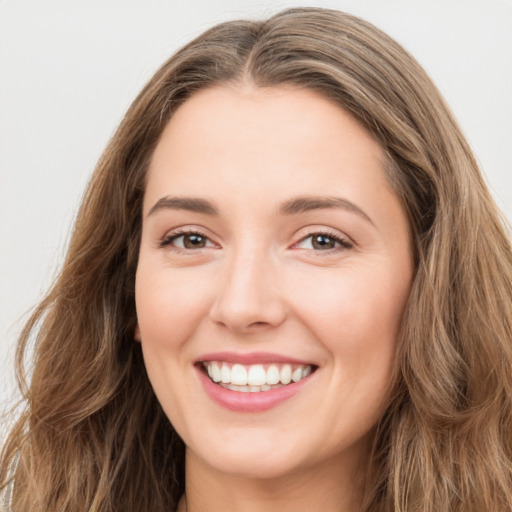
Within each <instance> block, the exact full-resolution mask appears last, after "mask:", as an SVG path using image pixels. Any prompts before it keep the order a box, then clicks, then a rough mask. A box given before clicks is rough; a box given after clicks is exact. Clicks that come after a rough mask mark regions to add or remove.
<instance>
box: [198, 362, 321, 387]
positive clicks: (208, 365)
mask: <svg viewBox="0 0 512 512" xmlns="http://www.w3.org/2000/svg"><path fill="white" fill-rule="evenodd" d="M199 366H200V368H201V369H202V371H203V373H205V374H206V375H207V376H208V377H209V378H210V380H211V381H212V382H214V383H215V384H218V385H219V386H221V387H223V388H225V389H229V390H231V391H238V392H242V393H244V392H245V393H259V392H265V391H270V390H272V389H276V388H280V387H284V386H288V385H290V384H294V383H296V382H300V381H301V380H303V379H305V378H306V377H308V376H309V375H311V374H312V373H313V372H314V371H315V370H316V369H317V366H314V365H311V364H280V363H273V364H253V365H243V364H231V363H227V362H223V361H203V362H201V363H200V365H199Z"/></svg>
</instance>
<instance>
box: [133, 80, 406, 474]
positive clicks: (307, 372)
mask: <svg viewBox="0 0 512 512" xmlns="http://www.w3.org/2000/svg"><path fill="white" fill-rule="evenodd" d="M385 161H386V160H385V156H384V153H383V151H382V150H381V148H380V146H379V145H378V144H377V143H376V142H375V141H374V140H373V138H372V137H371V136H370V135H369V134H368V132H367V131H366V130H365V129H363V128H362V127H361V126H360V125H359V124H358V122H356V121H355V120H354V119H353V118H352V117H351V116H350V115H349V114H347V112H345V111H344V110H342V109H340V108H339V107H337V106H335V105H334V104H333V103H331V102H330V101H328V100H326V99H324V98H323V97H321V96H319V95H318V94H316V93H314V92H311V91H306V90H299V89H294V88H285V87H278V88H268V89H258V88H248V87H247V88H242V89H235V88H229V87H217V88H211V89H208V90H205V91H202V92H199V93H198V94H196V95H195V96H193V97H192V98H191V99H189V100H188V101H187V102H186V103H185V104H184V105H182V106H181V107H180V108H179V109H178V111H177V112H176V114H175V115H174V117H173V118H172V120H171V121H170V122H169V124H168V126H167V127H166V129H165V131H164V132H163V135H162V137H161V139H160V141H159V144H158V146H157V148H156V150H155V152H154V155H153V158H152V161H151V164H150V168H149V175H148V182H147V189H146V193H145V198H144V213H143V215H144V220H143V230H142V242H141V248H140V259H139V266H138V269H137V280H136V304H137V316H138V326H137V333H136V336H137V339H140V341H141V343H142V349H143V353H144V360H145V364H146V367H147V371H148V375H149V378H150V380H151V383H152V385H153V388H154V390H155V393H156V395H157V397H158V400H159V401H160V403H161V404H162V407H163V409H164V410H165V412H166V414H167V416H168V417H169V419H170V421H171V422H172V424H173V425H174V427H175V429H176V430H177V432H178V433H179V434H180V436H181V437H182V439H183V440H184V442H185V443H186V445H187V457H188V458H189V459H190V460H195V461H196V462H198V463H200V464H203V465H205V467H209V468H213V469H214V470H218V471H221V472H226V473H236V474H239V475H246V476H254V477H271V476H279V475H286V474H290V473H291V472H293V471H296V470H300V469H307V468H312V467H319V465H320V466H321V465H324V466H325V465H329V466H330V467H336V465H339V464H344V463H345V462H346V461H348V460H358V459H359V460H362V457H363V454H364V453H366V450H367V448H368V444H369V439H370V437H371V431H372V427H374V426H375V424H376V422H377V421H378V419H379V417H380V416H381V414H382V412H383V409H384V408H385V405H386V404H385V393H386V390H387V389H388V387H389V384H390V379H391V372H392V366H393V361H394V357H395V348H396V343H397V335H398V332H399V327H400V322H401V318H402V314H403V311H404V307H405V303H406V301H407V297H408V294H409V289H410V285H411V279H412V273H413V269H412V262H411V255H410V240H409V235H408V224H407V221H406V217H405V214H404V211H403V209H402V208H401V205H400V203H399V201H398V199H397V197H396V196H395V194H394V193H393V191H392V189H391V188H390V185H389V183H388V180H387V179H386V174H385V171H384V168H385ZM208 371H209V372H210V377H209V376H208ZM219 379H220V382H214V381H219ZM247 379H248V380H249V384H244V382H247ZM290 379H292V380H291V382H290ZM223 381H224V382H223ZM295 381H296V382H295ZM233 386H235V387H233ZM230 388H231V389H230ZM189 459H188V460H189Z"/></svg>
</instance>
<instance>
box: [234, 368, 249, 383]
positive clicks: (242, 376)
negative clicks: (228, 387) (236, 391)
mask: <svg viewBox="0 0 512 512" xmlns="http://www.w3.org/2000/svg"><path fill="white" fill-rule="evenodd" d="M231 384H235V385H237V386H245V385H246V384H247V370H246V369H245V368H244V367H243V366H242V365H241V364H234V365H233V368H231Z"/></svg>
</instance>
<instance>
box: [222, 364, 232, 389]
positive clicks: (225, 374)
mask: <svg viewBox="0 0 512 512" xmlns="http://www.w3.org/2000/svg"><path fill="white" fill-rule="evenodd" d="M220 375H221V377H220V380H221V381H222V383H223V384H229V383H230V382H231V370H230V369H229V366H228V365H227V364H226V363H224V364H223V365H222V367H221V369H220Z"/></svg>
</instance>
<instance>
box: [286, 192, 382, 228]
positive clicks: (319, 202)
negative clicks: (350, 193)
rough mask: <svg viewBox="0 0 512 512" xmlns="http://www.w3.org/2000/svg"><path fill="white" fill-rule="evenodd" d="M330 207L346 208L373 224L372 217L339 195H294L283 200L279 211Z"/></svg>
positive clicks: (302, 210)
mask: <svg viewBox="0 0 512 512" xmlns="http://www.w3.org/2000/svg"><path fill="white" fill-rule="evenodd" d="M332 208H341V209H342V210H348V211H349V212H352V213H355V214H357V215H359V216H360V217H362V218H363V219H365V220H367V221H368V222H370V223H371V224H373V221H372V219H371V218H370V217H369V216H368V215H367V214H366V213H365V212H364V211H363V210H361V208H359V206H357V205H355V204H354V203H352V202H350V201H348V200H347V199H343V198H341V197H323V196H320V197H317V196H304V197H296V198H293V199H290V200H288V201H286V202H284V203H283V204H282V205H281V207H280V208H279V212H280V213H281V214H284V215H296V214H299V213H305V212H309V211H311V210H324V209H332Z"/></svg>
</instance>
